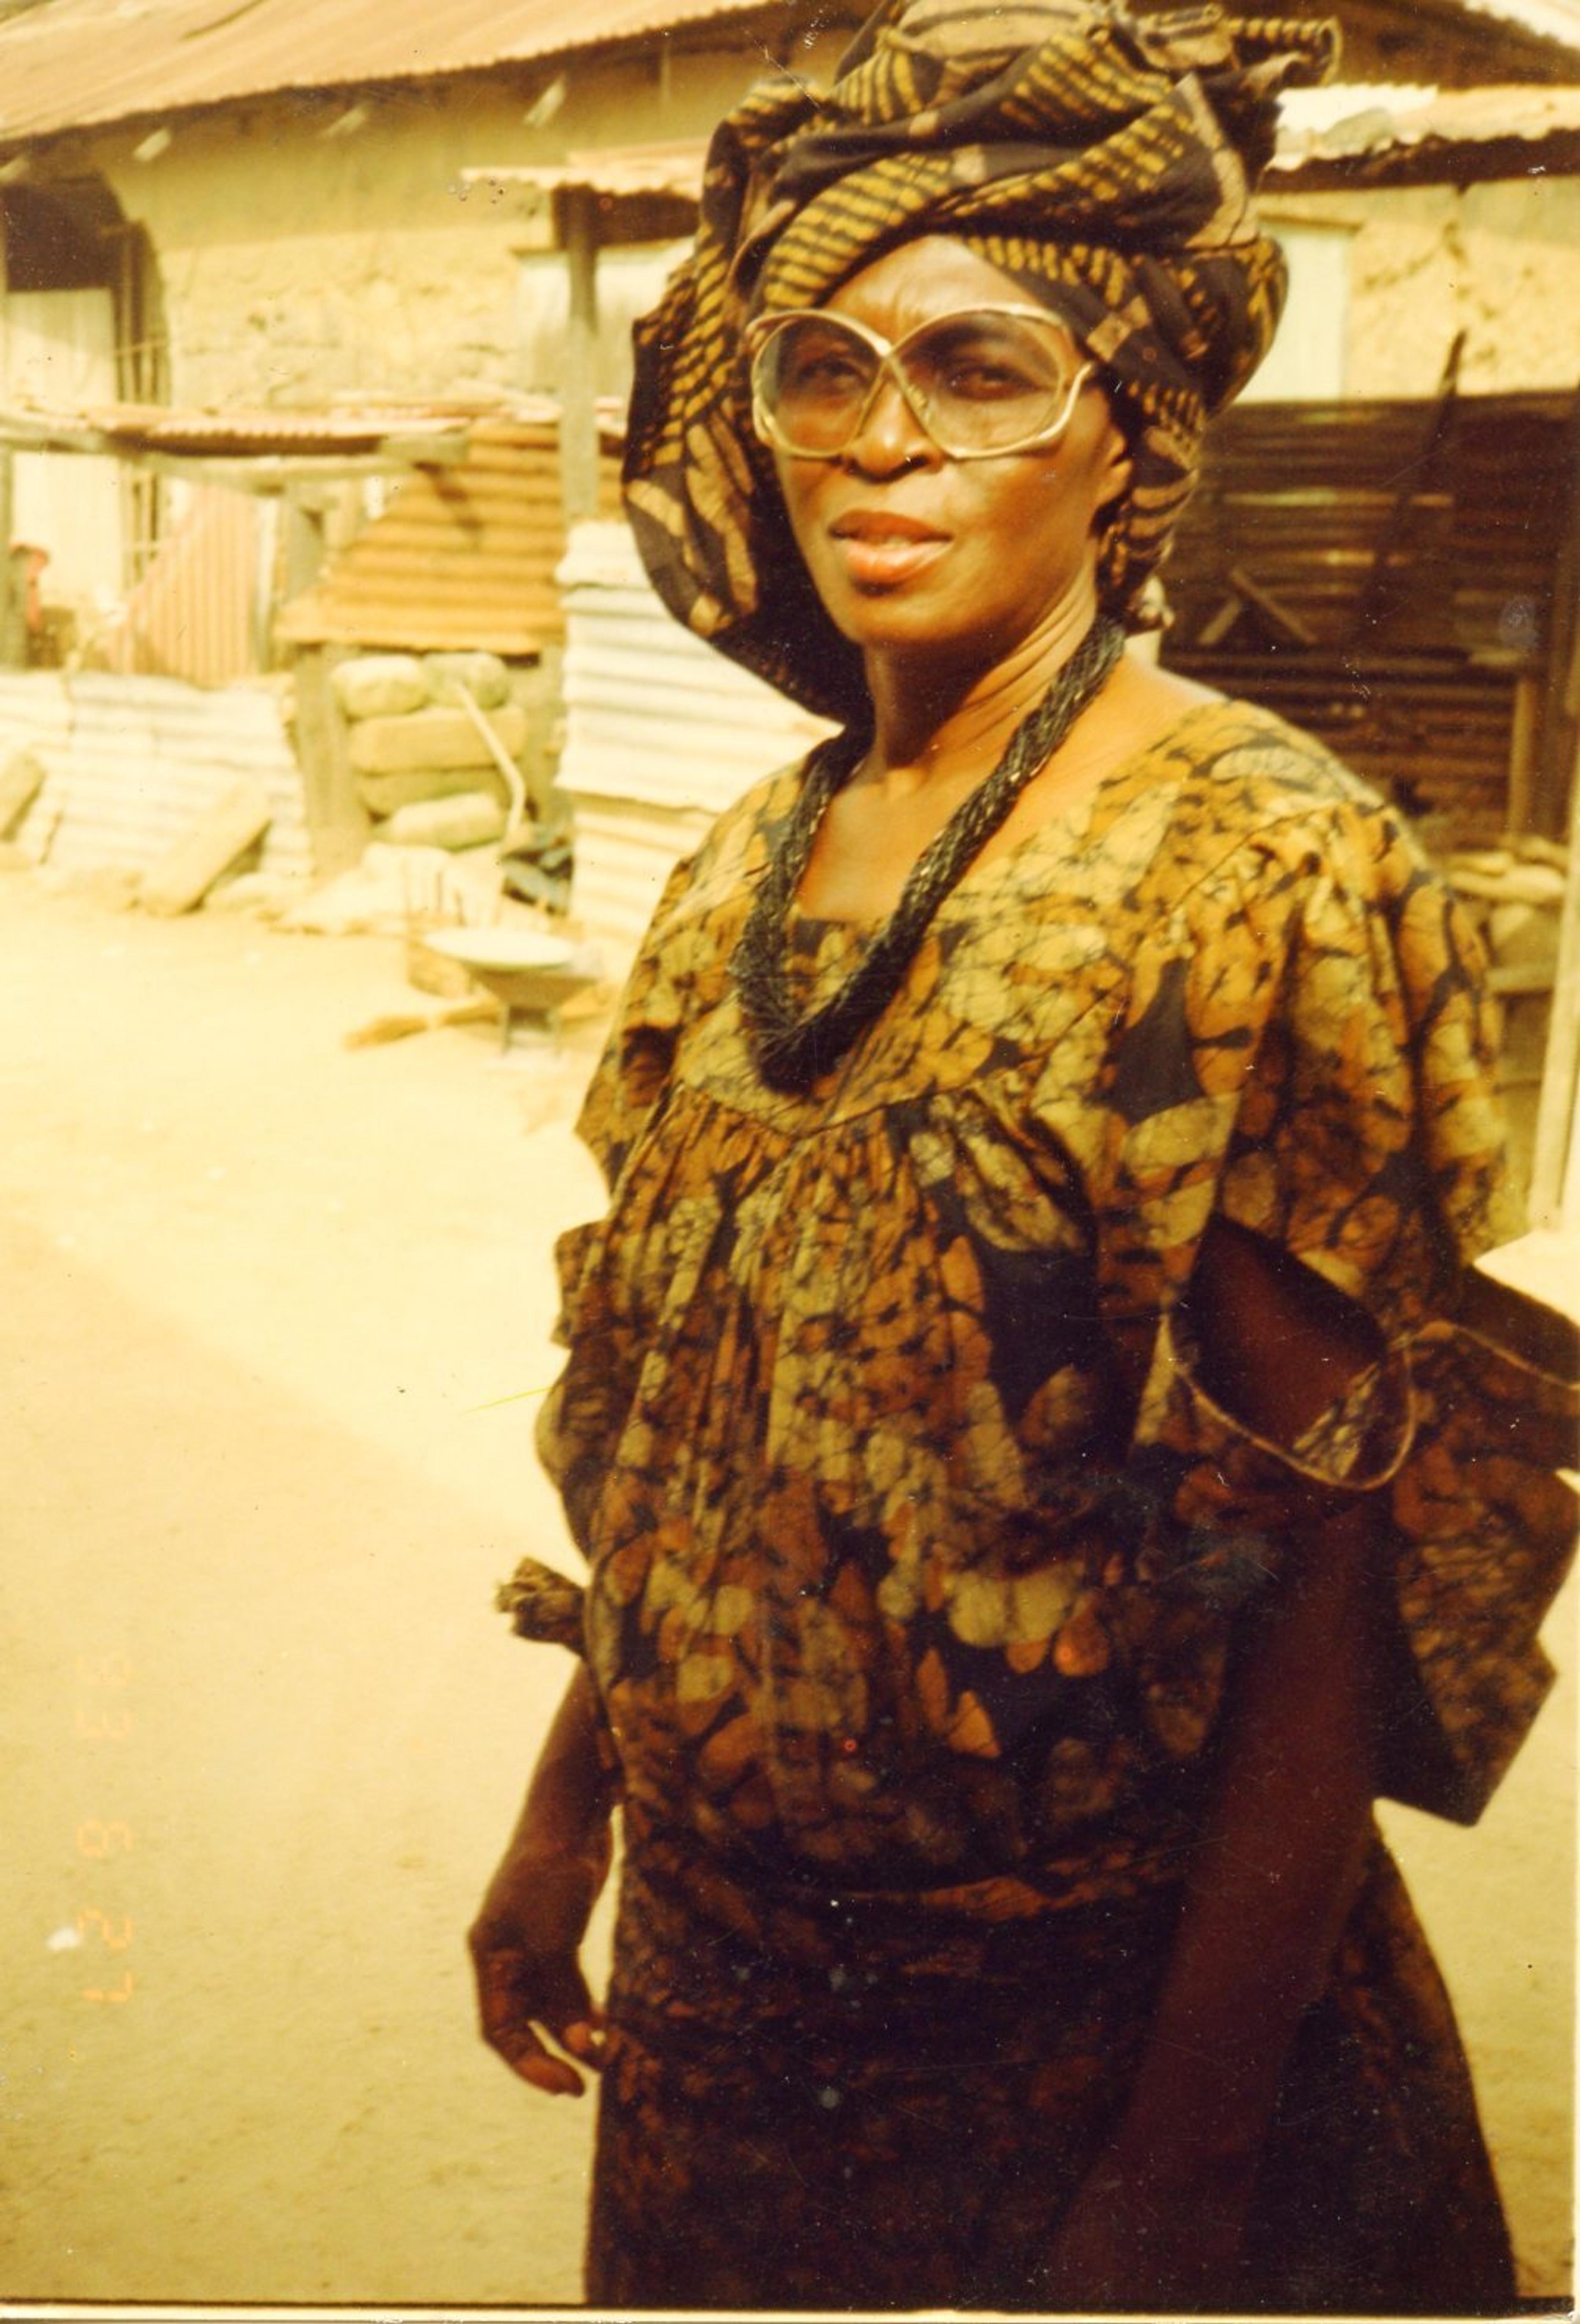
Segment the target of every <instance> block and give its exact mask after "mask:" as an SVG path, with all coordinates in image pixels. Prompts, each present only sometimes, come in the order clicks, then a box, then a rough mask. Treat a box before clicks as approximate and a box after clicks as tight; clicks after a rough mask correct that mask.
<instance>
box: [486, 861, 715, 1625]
mask: <svg viewBox="0 0 1580 2324" xmlns="http://www.w3.org/2000/svg"><path fill="white" fill-rule="evenodd" d="M692 871H693V866H692V862H691V861H690V859H687V860H685V861H683V862H679V863H677V864H676V865H675V867H674V869H673V870H672V871H671V872H670V874H669V877H668V879H667V881H666V884H665V888H664V891H663V894H662V896H661V897H660V899H659V902H658V906H657V910H656V911H655V912H654V914H653V918H652V919H651V921H650V922H649V924H648V930H647V933H646V936H644V939H643V942H642V945H641V948H640V950H639V952H638V955H637V959H636V962H635V964H634V965H633V967H632V969H631V973H630V975H629V978H628V980H627V982H626V985H625V989H624V991H623V992H622V994H621V996H620V1002H619V1005H618V1007H617V1009H616V1011H615V1016H614V1020H613V1023H612V1025H611V1029H610V1033H609V1037H608V1038H607V1040H606V1041H605V1043H604V1047H603V1050H602V1055H601V1056H600V1058H599V1061H598V1064H597V1065H596V1067H595V1068H594V1071H593V1074H592V1080H591V1082H590V1083H589V1084H588V1087H587V1092H586V1095H585V1097H584V1098H583V1102H582V1108H581V1111H580V1113H579V1115H578V1117H577V1121H576V1133H577V1135H578V1137H579V1138H580V1139H582V1142H583V1145H584V1146H586V1148H588V1150H589V1152H590V1153H591V1154H592V1157H593V1158H594V1160H595V1161H596V1162H597V1163H598V1165H599V1167H600V1168H601V1169H602V1173H603V1176H604V1182H605V1184H606V1185H608V1186H609V1187H610V1188H611V1190H612V1189H613V1188H614V1186H615V1185H617V1184H618V1182H619V1179H620V1172H621V1170H622V1169H623V1168H624V1166H625V1162H626V1158H627V1157H628V1156H629V1153H630V1152H631V1150H632V1148H633V1147H634V1146H635V1145H636V1143H637V1141H638V1139H639V1138H640V1137H641V1135H642V1133H643V1131H644V1130H645V1129H646V1128H647V1127H648V1124H649V1123H650V1122H651V1121H652V1120H653V1118H654V1116H655V1115H656V1113H657V1111H658V1109H659V1108H660V1107H661V1106H662V1104H663V1102H664V1097H665V1093H666V1089H667V1087H668V1084H669V1077H670V1069H671V1066H672V1065H673V1063H674V1058H675V1047H676V1044H677V1042H678V1040H679V1037H680V1032H681V1028H682V1026H683V1024H684V1021H685V1018H686V1014H687V1009H688V993H689V986H690V979H689V978H688V975H687V974H686V972H685V964H684V958H683V957H682V949H683V948H677V946H676V945H675V941H674V924H675V916H676V913H677V911H678V909H679V908H680V906H681V904H682V901H683V899H684V897H685V896H686V894H687V892H688V890H689V888H690V884H691V880H692ZM605 1226H606V1222H605V1221H604V1220H603V1219H591V1220H587V1221H584V1222H583V1223H582V1224H581V1225H579V1226H574V1227H572V1228H570V1229H569V1230H568V1231H566V1232H565V1233H564V1234H562V1235H561V1236H560V1237H559V1239H558V1240H557V1241H556V1244H555V1268H556V1275H557V1277H558V1283H559V1307H558V1312H557V1315H556V1322H555V1327H554V1337H555V1340H556V1343H557V1344H558V1345H559V1346H561V1347H563V1348H569V1347H571V1346H572V1345H573V1342H574V1340H575V1338H576V1337H577V1336H578V1333H579V1332H586V1331H588V1329H589V1324H590V1320H591V1319H590V1318H589V1317H588V1315H587V1313H586V1311H587V1309H588V1307H589V1305H590V1304H591V1305H595V1304H596V1303H597V1301H598V1298H599V1292H598V1285H597V1267H596V1259H597V1253H598V1250H599V1247H600V1244H601V1242H602V1237H603V1234H604V1231H605ZM603 1322H604V1328H603V1334H602V1336H603V1338H604V1340H605V1342H608V1341H610V1340H611V1336H612V1334H613V1333H614V1328H615V1327H614V1323H613V1319H611V1318H608V1317H606V1318H604V1319H603ZM610 1370H611V1366H610V1365H607V1364H605V1365H597V1364H594V1365H592V1366H591V1367H586V1366H583V1367H581V1368H571V1367H568V1368H567V1369H566V1371H565V1372H563V1373H562V1374H561V1377H560V1378H559V1379H558V1380H556V1383H555V1385H554V1386H553V1387H552V1388H550V1389H549V1391H548V1394H547V1397H545V1399H544V1402H543V1406H542V1407H541V1410H540V1412H539V1415H538V1420H537V1453H538V1458H539V1460H540V1461H541V1462H542V1463H543V1466H544V1468H545V1470H546V1471H547V1473H548V1475H549V1477H550V1478H551V1479H552V1480H553V1481H554V1482H555V1484H556V1485H557V1486H558V1488H559V1490H560V1494H561V1498H562V1499H563V1501H564V1503H565V1515H566V1519H567V1522H568V1523H569V1526H570V1529H571V1533H572V1536H573V1538H574V1539H575V1540H576V1541H577V1542H578V1543H580V1542H581V1541H582V1539H583V1532H584V1516H585V1511H586V1508H587V1505H588V1503H589V1501H590V1499H591V1498H592V1494H593V1493H594V1491H595V1490H596V1488H597V1483H598V1480H599V1477H600V1474H601V1471H602V1447H603V1444H604V1442H605V1435H606V1428H605V1422H606V1412H607V1406H608V1402H609V1397H610V1393H611V1388H612V1386H613V1383H612V1380H611V1378H610V1377H609V1376H608V1375H609V1372H610ZM495 1604H496V1606H497V1608H498V1609H499V1611H500V1612H501V1613H503V1614H506V1615H508V1616H509V1617H510V1626H511V1628H512V1629H513V1630H514V1632H515V1634H516V1636H517V1637H522V1638H528V1639H531V1640H534V1641H536V1642H537V1643H539V1644H544V1645H551V1646H568V1647H569V1648H570V1649H571V1650H572V1651H573V1652H574V1653H580V1652H581V1650H582V1617H583V1589H582V1585H581V1583H580V1582H574V1581H572V1580H571V1579H570V1578H569V1577H568V1576H567V1575H565V1574H563V1573H561V1572H559V1571H558V1570H557V1569H556V1567H554V1566H551V1565H547V1564H545V1563H543V1561H542V1560H541V1559H539V1558H537V1557H524V1558H522V1559H521V1560H520V1562H519V1564H518V1565H517V1566H516V1568H515V1571H514V1572H512V1573H511V1575H510V1579H509V1581H508V1582H504V1583H502V1584H501V1588H500V1590H499V1591H498V1593H497V1596H496V1599H495Z"/></svg>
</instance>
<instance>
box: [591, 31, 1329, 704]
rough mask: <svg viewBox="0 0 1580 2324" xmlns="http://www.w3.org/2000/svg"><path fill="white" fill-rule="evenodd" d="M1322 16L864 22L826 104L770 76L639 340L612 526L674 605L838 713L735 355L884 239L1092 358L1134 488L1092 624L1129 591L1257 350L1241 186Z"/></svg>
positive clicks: (1261, 348)
mask: <svg viewBox="0 0 1580 2324" xmlns="http://www.w3.org/2000/svg"><path fill="white" fill-rule="evenodd" d="M1336 56H1337V32H1336V31H1335V29H1334V27H1333V26H1332V25H1331V24H1328V23H1323V22H1319V21H1309V22H1302V23H1295V22H1286V21H1283V20H1280V19H1272V18H1262V17H1251V18H1243V19H1234V18H1229V17H1226V16H1225V15H1224V14H1223V13H1222V12H1221V11H1220V10H1219V9H1218V8H1217V7H1215V6H1210V5H1208V6H1198V7H1189V8H1180V9H1173V10H1171V11H1169V12H1168V13H1166V14H1159V15H1150V16H1146V17H1132V16H1130V15H1129V14H1126V13H1125V10H1124V9H1123V8H1122V7H1120V6H1116V5H1103V0H1025V5H1014V0H1008V5H1004V6H999V7H996V6H992V5H981V0H978V5H971V0H885V5H882V6H880V7H879V8H878V10H877V14H875V15H874V16H873V17H872V18H871V20H870V21H869V23H868V25H867V27H866V29H865V30H864V31H863V32H862V33H861V35H860V37H859V39H858V41H857V42H856V44H855V46H854V47H853V48H852V49H851V50H850V52H849V53H848V55H847V56H846V57H845V59H844V60H843V62H842V63H841V67H840V69H839V73H838V77H837V78H836V80H835V82H834V85H833V87H832V88H831V90H830V91H829V93H828V95H827V96H826V97H820V96H818V95H817V94H816V93H815V92H814V91H813V90H810V89H809V88H807V87H806V86H805V84H804V82H802V81H800V80H797V79H795V78H794V77H792V76H791V75H789V74H781V75H778V76H777V77H776V78H773V79H770V80H767V81H765V82H763V83H762V84H760V85H759V86H758V88H755V89H754V90H753V91H752V92H751V94H750V95H749V96H748V97H746V98H745V100H744V101H743V102H742V104H741V105H740V106H739V107H738V108H737V110H736V111H735V112H734V113H732V114H731V115H729V116H728V118H727V119H726V120H725V121H724V122H722V123H721V125H720V127H719V129H718V130H717V132H716V133H715V134H714V138H713V142H712V147H711V148H710V151H709V155H708V166H707V171H706V175H705V178H704V180H703V199H702V211H701V216H700V219H699V222H698V227H697V237H696V244H695V247H694V250H693V252H692V254H691V255H690V257H689V258H688V259H687V260H686V262H685V263H684V265H683V266H682V267H681V268H680V269H679V271H678V272H676V274H675V276H674V278H673V279H672V281H670V283H669V286H668V288H667V290H666V293H665V296H664V299H663V300H662V302H661V304H660V305H659V306H658V307H657V309H655V311H654V312H653V313H652V314H651V315H649V316H648V317H647V318H645V319H644V320H643V321H642V322H640V323H638V326H637V332H636V350H637V374H636V386H635V390H634V393H633V397H632V403H631V414H630V429H629V438H628V445H627V452H626V463H625V477H626V504H627V509H628V512H629V516H630V520H631V524H632V527H633V530H634V531H635V534H636V538H637V541H638V547H639V549H640V550H641V554H642V557H643V560H644V562H645V563H646V565H647V567H648V572H649V574H650V575H651V576H652V579H653V582H654V585H655V586H656V587H657V591H658V594H659V595H660V596H661V597H662V599H663V600H664V602H665V604H666V605H667V606H668V608H669V610H670V611H671V613H675V615H676V616H677V618H678V619H679V620H680V621H682V622H684V623H685V624H686V625H687V627H688V628H690V629H692V630H694V631H695V632H697V633H698V634H699V635H700V636H702V637H704V638H707V639H708V640H709V641H711V642H712V644H713V645H715V646H717V647H718V648H719V649H720V650H721V651H722V652H724V653H726V654H728V655H730V657H731V658H732V659H734V660H737V661H739V662H742V663H744V664H745V665H746V667H747V668H748V669H753V670H755V671H757V672H758V675H759V676H761V677H764V678H768V679H770V680H771V681H772V683H773V684H775V685H776V686H777V687H781V688H782V689H783V690H784V692H785V693H786V694H788V695H790V696H793V697H794V698H795V700H796V701H798V702H801V703H804V704H805V705H808V706H809V707H810V708H813V709H815V710H818V711H821V712H823V713H825V714H827V715H832V716H835V717H841V718H844V717H848V716H850V715H851V714H852V712H853V711H854V710H855V709H857V708H858V707H859V705H860V704H861V703H862V701H863V700H864V690H863V687H862V681H861V674H860V669H859V662H858V659H857V657H856V654H855V651H854V649H853V648H852V647H850V645H849V644H848V643H847V642H846V641H845V640H844V639H842V638H841V636H840V634H839V632H837V631H836V630H835V629H834V627H833V625H832V623H831V622H830V621H829V619H828V617H827V615H826V614H825V613H823V612H822V607H821V606H820V605H819V604H818V602H817V600H816V598H815V596H814V595H813V590H812V586H811V583H810V582H809V580H808V579H807V577H806V574H805V571H804V567H803V566H802V563H801V559H800V557H799V555H798V553H797V551H796V549H795V544H794V541H793V540H792V539H791V537H790V532H789V528H788V525H787V523H786V521H785V515H784V511H783V508H782V505H781V503H780V499H779V493H778V490H777V486H776V484H775V481H774V470H773V462H772V458H771V457H770V456H769V455H768V454H767V452H766V451H765V450H764V449H763V448H762V447H761V446H759V445H758V443H757V441H756V439H755V438H754V436H753V434H752V429H751V416H750V396H749V387H748V381H747V375H746V368H745V365H744V363H743V361H742V358H741V348H740V343H741V334H742V332H743V330H744V328H745V326H746V324H747V322H748V321H749V318H751V316H753V315H754V314H757V313H758V312H761V311H764V310H768V311H773V310H776V309H782V308H786V307H814V306H817V305H819V304H821V303H822V300H825V299H827V298H828V297H829V296H830V294H831V292H832V291H834V290H836V289H837V288H838V286H839V285H840V284H841V282H842V281H845V280H846V279H847V278H848V277H850V275H852V274H855V273H857V272H859V270H860V269H861V268H862V267H863V266H865V265H867V264H868V262H869V261H870V260H872V259H874V258H876V257H877V256H878V254H880V253H881V252H883V251H885V250H886V249H889V248H891V247H892V246H893V245H894V244H896V243H900V242H905V241H910V240H913V239H914V237H916V236H917V235H925V234H945V235H951V236H954V237H955V238H957V239H958V240H960V242H962V243H964V244H966V245H967V247H968V248H969V249H970V250H972V251H974V252H976V253H977V254H978V255H979V256H981V257H983V258H986V259H987V260H989V261H990V262H991V263H993V264H994V265H996V266H998V267H1001V268H1003V269H1004V271H1005V272H1006V273H1008V274H1010V275H1011V276H1013V277H1014V278H1015V281H1016V283H1017V285H1018V286H1019V288H1020V289H1021V291H1023V292H1024V294H1026V295H1029V296H1033V297H1035V298H1036V299H1038V300H1041V301H1043V303H1044V304H1045V305H1047V306H1048V307H1050V308H1052V309H1053V310H1054V311H1055V312H1056V313H1057V314H1058V315H1059V316H1060V317H1061V319H1062V320H1063V321H1064V322H1065V323H1066V324H1067V325H1068V326H1069V327H1070V329H1071V330H1072V331H1073V332H1074V333H1075V335H1076V336H1077V337H1078V338H1079V339H1080V340H1081V341H1082V342H1083V344H1084V345H1085V346H1086V348H1087V349H1088V351H1089V353H1090V354H1091V355H1093V356H1094V357H1096V359H1097V360H1098V363H1099V364H1101V365H1102V366H1103V369H1104V378H1105V383H1106V385H1107V389H1108V392H1109V393H1110V395H1111V397H1112V399H1113V403H1114V409H1115V413H1116V418H1117V420H1118V421H1119V424H1120V425H1121V427H1122V428H1123V429H1124V430H1125V435H1126V437H1127V438H1128V442H1129V448H1130V453H1131V458H1132V463H1133V469H1134V475H1133V481H1132V484H1131V486H1130V489H1129V491H1128V493H1126V496H1125V501H1124V503H1122V505H1121V506H1120V508H1119V509H1118V510H1117V511H1116V513H1115V516H1114V519H1113V521H1112V524H1111V527H1110V530H1109V531H1108V533H1107V537H1106V539H1105V542H1104V547H1103V552H1102V560H1101V565H1100V567H1099V579H1100V586H1101V589H1102V594H1103V599H1104V603H1105V604H1106V605H1107V607H1108V608H1109V609H1110V610H1111V611H1112V612H1114V613H1117V614H1118V615H1119V616H1120V617H1121V618H1122V619H1124V620H1125V621H1126V622H1128V623H1129V624H1130V625H1131V626H1133V627H1134V626H1140V625H1142V623H1143V621H1144V616H1143V615H1142V614H1141V613H1140V610H1139V608H1140V603H1141V598H1142V593H1143V590H1144V586H1145V583H1146V581H1147V579H1148V577H1149V576H1151V574H1152V573H1153V571H1154V570H1155V568H1156V567H1157V564H1158V561H1159V559H1160V558H1161V557H1162V553H1163V551H1164V549H1166V547H1167V545H1168V541H1169V537H1170V534H1171V530H1172V528H1173V525H1174V522H1175V521H1176V519H1177V518H1178V516H1179V513H1180V508H1181V507H1182V505H1183V503H1184V502H1185V499H1186V497H1187V495H1188V494H1189V493H1190V486H1191V484H1192V482H1193V480H1194V476H1195V473H1196V466H1197V461H1198V457H1199V447H1200V441H1201V432H1202V429H1203V427H1204V425H1205V422H1206V420H1207V419H1208V415H1209V414H1210V413H1212V412H1214V411H1216V410H1219V409H1220V408H1221V407H1222V406H1223V405H1224V404H1225V403H1226V402H1227V401H1229V400H1230V398H1231V397H1232V396H1233V395H1235V394H1236V392H1237V391H1238V390H1239V389H1240V388H1241V387H1242V386H1243V385H1244V384H1245V381H1246V379H1248V378H1249V376H1250V374H1251V373H1252V371H1253V370H1254V368H1255V366H1256V364H1257V363H1258V362H1259V361H1260V360H1261V357H1262V355H1263V354H1264V353H1265V351H1266V348H1267V346H1268V343H1269V341H1270V340H1271V338H1272V332H1273V327H1274V326H1275V324H1276V322H1277V320H1278V315H1279V311H1280V309H1281V304H1282V299H1283V291H1284V270H1283V265H1282V262H1281V257H1280V254H1279V252H1278V249H1277V247H1276V245H1275V244H1273V243H1272V242H1271V241H1270V240H1269V239H1268V238H1267V237H1266V236H1265V235H1263V234H1261V233H1260V232H1259V230H1258V227H1257V224H1256V219H1255V216H1254V209H1253V207H1252V199H1251V195H1252V189H1253V186H1254V182H1255V180H1256V178H1257V177H1258V175H1259V174H1260V172H1261V171H1262V169H1263V167H1264V166H1265V164H1266V162H1267V160H1268V158H1269V156H1270V155H1271V153H1272V142H1273V134H1274V123H1275V119H1276V105H1275V102H1274V100H1275V97H1276V94H1277V92H1278V91H1279V89H1281V88H1286V87H1289V86H1291V85H1294V84H1298V83H1300V82H1309V81H1317V80H1320V79H1322V78H1325V77H1326V76H1327V73H1328V72H1330V71H1331V69H1332V67H1333V63H1334V61H1335V59H1336Z"/></svg>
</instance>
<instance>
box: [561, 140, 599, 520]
mask: <svg viewBox="0 0 1580 2324" xmlns="http://www.w3.org/2000/svg"><path fill="white" fill-rule="evenodd" d="M559 210H560V239H561V241H562V243H563V244H564V245H565V268H566V272H567V273H568V275H569V278H570V293H571V296H570V313H569V317H568V319H567V322H566V327H565V376H564V379H563V381H562V383H561V390H560V428H559V456H560V493H561V497H562V499H563V502H564V504H565V523H566V525H567V526H569V525H573V524H580V523H581V522H582V521H583V519H584V518H586V517H592V516H596V515H597V513H598V196H597V194H596V193H595V192H594V190H593V189H592V187H591V186H566V187H565V188H564V189H562V191H561V193H560V197H559Z"/></svg>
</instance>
